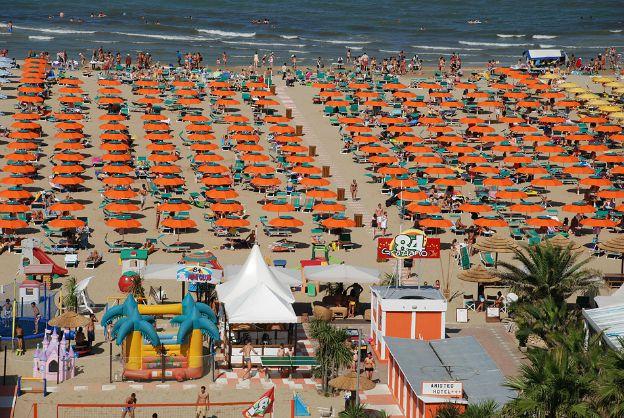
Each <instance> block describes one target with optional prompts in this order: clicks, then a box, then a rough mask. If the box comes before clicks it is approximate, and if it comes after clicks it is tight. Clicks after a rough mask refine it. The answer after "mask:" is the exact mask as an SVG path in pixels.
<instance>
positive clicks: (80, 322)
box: [48, 311, 89, 328]
mask: <svg viewBox="0 0 624 418" xmlns="http://www.w3.org/2000/svg"><path fill="white" fill-rule="evenodd" d="M88 323H89V318H87V317H85V316H82V315H79V314H77V313H76V312H73V311H67V312H65V313H64V314H62V315H59V316H57V317H56V318H52V319H51V320H49V321H48V325H50V326H53V327H59V328H79V327H84V326H86V325H87V324H88Z"/></svg>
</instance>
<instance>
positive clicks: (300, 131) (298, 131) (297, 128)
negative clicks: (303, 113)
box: [295, 125, 303, 136]
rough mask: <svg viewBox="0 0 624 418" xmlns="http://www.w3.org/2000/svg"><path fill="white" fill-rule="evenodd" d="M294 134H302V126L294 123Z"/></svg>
mask: <svg viewBox="0 0 624 418" xmlns="http://www.w3.org/2000/svg"><path fill="white" fill-rule="evenodd" d="M295 135H297V136H301V135H303V126H301V125H295Z"/></svg>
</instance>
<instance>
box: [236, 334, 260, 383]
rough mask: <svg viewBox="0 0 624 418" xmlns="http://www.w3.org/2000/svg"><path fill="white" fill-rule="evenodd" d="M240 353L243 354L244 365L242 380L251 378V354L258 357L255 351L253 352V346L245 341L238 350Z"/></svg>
mask: <svg viewBox="0 0 624 418" xmlns="http://www.w3.org/2000/svg"><path fill="white" fill-rule="evenodd" d="M240 353H243V364H244V365H245V374H244V375H243V380H246V379H250V378H251V367H252V366H251V353H254V354H256V355H258V353H257V352H256V350H254V348H253V345H251V341H249V340H247V342H246V343H245V346H244V347H243V348H241V349H240Z"/></svg>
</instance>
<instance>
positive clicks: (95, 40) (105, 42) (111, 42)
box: [91, 39, 147, 44]
mask: <svg viewBox="0 0 624 418" xmlns="http://www.w3.org/2000/svg"><path fill="white" fill-rule="evenodd" d="M91 42H94V43H96V44H116V43H119V41H105V40H103V39H94V40H92V41H91ZM130 43H131V44H135V43H140V42H130ZM146 43H147V42H146Z"/></svg>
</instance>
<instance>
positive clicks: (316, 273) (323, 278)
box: [303, 264, 379, 283]
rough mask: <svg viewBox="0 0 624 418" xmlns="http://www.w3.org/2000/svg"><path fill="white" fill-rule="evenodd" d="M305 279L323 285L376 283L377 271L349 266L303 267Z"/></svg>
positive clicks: (377, 278) (377, 279)
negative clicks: (322, 283)
mask: <svg viewBox="0 0 624 418" xmlns="http://www.w3.org/2000/svg"><path fill="white" fill-rule="evenodd" d="M303 273H304V275H305V278H306V279H307V280H310V281H314V282H325V283H377V282H378V281H379V270H377V269H370V268H365V267H359V266H351V265H349V264H331V265H329V266H308V267H304V269H303Z"/></svg>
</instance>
